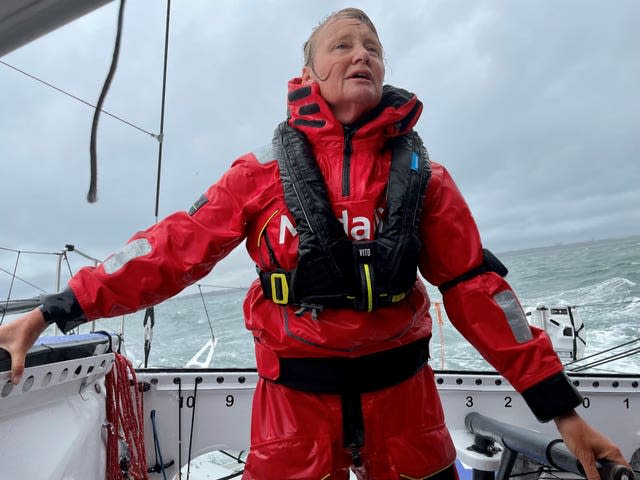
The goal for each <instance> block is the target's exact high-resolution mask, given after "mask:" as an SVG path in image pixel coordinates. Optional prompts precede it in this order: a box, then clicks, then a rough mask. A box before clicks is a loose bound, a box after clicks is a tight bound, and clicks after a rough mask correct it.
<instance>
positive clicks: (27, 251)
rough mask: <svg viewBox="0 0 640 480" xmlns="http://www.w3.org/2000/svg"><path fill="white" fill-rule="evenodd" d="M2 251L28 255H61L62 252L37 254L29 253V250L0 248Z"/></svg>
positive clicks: (34, 252)
mask: <svg viewBox="0 0 640 480" xmlns="http://www.w3.org/2000/svg"><path fill="white" fill-rule="evenodd" d="M0 250H5V251H7V252H13V253H28V254H30V255H56V256H57V255H60V252H36V251H29V250H16V249H15V248H7V247H0Z"/></svg>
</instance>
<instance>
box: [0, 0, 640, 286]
mask: <svg viewBox="0 0 640 480" xmlns="http://www.w3.org/2000/svg"><path fill="white" fill-rule="evenodd" d="M390 5H391V3H388V2H366V1H353V2H349V3H346V2H338V1H331V2H329V1H325V2H300V1H278V2H276V1H261V2H257V1H248V0H242V1H239V0H233V1H231V0H228V1H219V0H216V1H199V2H196V1H174V2H173V5H172V13H171V39H170V46H169V67H168V85H167V105H166V118H165V141H164V147H163V148H164V152H163V167H162V191H161V197H160V217H161V218H162V217H164V216H166V215H168V214H169V213H171V212H173V211H175V210H180V209H188V208H189V206H190V205H191V204H192V203H193V201H194V200H195V199H197V198H198V197H199V196H200V194H201V193H202V192H203V191H204V190H205V189H206V188H207V187H208V186H209V185H210V184H211V183H213V182H214V181H216V180H217V179H218V178H219V177H220V176H221V175H222V173H223V172H224V171H225V170H226V169H227V168H228V167H229V165H230V164H231V162H232V161H233V159H234V158H236V157H237V156H238V155H240V154H242V153H245V152H247V151H250V150H252V149H253V148H254V147H256V146H259V145H262V144H264V143H267V142H268V141H270V138H271V135H272V132H273V129H274V127H275V125H276V124H277V123H278V122H279V121H281V120H282V119H283V118H284V115H285V94H286V83H287V80H288V79H289V78H291V77H294V76H297V75H298V74H299V73H300V69H301V65H302V53H301V52H302V48H301V46H302V43H303V42H304V40H305V39H306V38H307V36H308V34H309V33H310V31H311V28H312V27H314V26H315V25H316V24H317V23H318V22H319V21H320V20H321V19H322V18H323V17H324V16H326V15H327V14H328V13H330V12H332V11H334V10H337V9H340V8H342V7H345V6H357V7H360V8H363V9H364V10H365V11H366V12H367V13H368V14H369V15H370V16H371V18H372V20H373V21H374V23H375V24H376V25H377V27H378V29H379V34H380V37H381V40H382V42H383V45H384V47H385V50H386V56H387V75H386V82H387V83H390V84H393V85H396V86H399V87H403V88H406V89H408V90H411V91H413V92H415V93H416V94H417V95H418V96H419V98H420V99H421V100H422V101H423V102H424V105H425V110H424V113H423V115H422V119H421V121H420V123H419V124H418V127H417V130H418V131H419V133H420V134H421V136H422V137H423V139H424V140H425V143H426V144H427V146H428V148H429V151H430V154H431V157H432V158H433V159H434V160H435V161H438V162H440V163H443V164H444V165H445V166H446V167H447V168H448V169H449V170H450V171H451V173H452V175H453V177H454V179H455V180H456V182H457V183H458V186H459V187H460V189H461V191H462V193H463V194H464V196H465V197H466V199H467V201H468V203H469V204H470V206H471V208H472V210H473V212H474V215H475V218H476V220H477V222H478V224H479V227H480V230H481V232H482V235H483V239H484V243H485V245H486V246H487V247H489V248H491V249H492V250H494V251H497V252H500V251H505V250H514V249H520V248H527V247H535V246H545V245H553V244H556V243H560V242H564V243H570V242H576V241H585V240H591V239H600V238H607V237H620V236H626V235H632V234H639V233H640V166H639V160H640V158H639V157H640V2H638V1H636V0H628V1H620V0H614V1H604V0H603V1H598V2H596V1H578V0H575V1H568V0H556V1H551V0H547V1H537V0H536V1H534V0H529V1H507V0H503V1H475V2H468V1H463V0H458V1H434V0H429V1H403V2H399V3H395V4H394V5H395V8H391V7H390ZM165 8H166V6H165V4H164V2H159V1H156V0H130V1H129V2H128V3H127V6H126V11H125V19H124V33H123V39H122V52H121V56H120V62H119V66H118V70H117V72H116V75H115V78H114V80H113V84H112V87H111V90H110V92H109V95H108V97H107V99H106V102H105V105H104V108H105V109H106V110H108V111H110V112H111V113H113V114H115V115H118V116H120V117H123V118H125V119H126V120H127V121H129V122H131V123H133V124H136V125H138V126H140V127H141V128H143V129H145V130H147V131H151V132H153V133H157V132H158V131H159V125H160V98H161V87H162V84H161V79H162V56H163V42H164V28H165V27H164V21H165V14H166V12H165ZM117 10H118V2H113V3H112V4H109V5H107V6H105V7H103V8H101V9H99V10H97V11H95V12H93V13H92V14H90V15H87V16H86V17H84V18H82V19H80V20H77V21H75V22H73V23H71V24H69V25H67V26H65V27H63V28H61V29H59V30H57V31H55V32H52V33H51V34H49V35H47V36H45V37H43V38H40V39H38V40H37V41H35V42H33V43H31V44H29V45H26V46H24V47H22V48H20V49H18V50H16V51H14V52H12V53H10V54H8V55H6V56H4V57H3V58H2V60H3V61H4V62H7V63H9V64H11V65H14V66H15V67H18V68H20V69H23V70H26V71H28V72H29V73H30V74H32V75H35V76H37V77H40V78H42V79H43V80H46V81H47V82H50V83H52V84H54V85H56V86H58V87H59V88H62V89H64V90H67V91H69V92H71V93H72V94H74V95H76V96H78V97H81V98H83V99H85V100H87V101H89V102H91V103H95V102H96V101H97V98H98V95H99V92H100V89H101V87H102V83H103V81H104V77H105V75H106V73H107V71H108V68H109V64H110V61H111V53H112V50H113V40H114V36H115V25H116V18H117ZM0 92H1V93H0V95H1V98H2V103H1V105H2V107H1V108H2V110H1V112H2V113H1V114H0V180H1V186H0V218H1V219H2V224H1V225H2V226H1V227H0V247H8V248H13V249H19V250H45V251H57V250H61V249H62V248H63V247H64V245H65V244H66V243H73V244H75V245H76V246H77V247H78V248H79V249H81V250H83V251H85V252H87V253H89V254H91V255H93V256H96V257H99V258H104V257H105V256H106V255H107V254H108V253H109V252H110V251H112V250H114V249H116V248H118V247H119V246H120V245H122V244H123V243H124V242H125V241H126V240H127V239H128V238H129V237H130V236H131V235H132V234H133V233H134V232H135V231H137V230H140V229H143V228H145V227H146V226H148V225H150V224H151V223H153V222H154V205H155V182H156V162H157V155H158V142H157V141H156V140H155V139H154V138H152V137H150V136H148V135H146V134H144V133H141V132H140V131H138V130H136V129H133V128H131V127H128V126H126V125H124V124H122V123H120V122H118V121H116V120H114V119H112V118H110V117H108V116H105V115H103V116H102V117H101V120H100V126H99V134H98V167H99V179H98V203H97V204H93V205H89V204H87V202H86V200H85V195H86V192H87V189H88V185H89V137H90V128H91V120H92V110H91V109H90V108H89V107H87V106H86V105H83V104H81V103H78V102H76V101H74V100H71V99H70V98H68V97H66V96H64V95H61V94H60V93H58V92H56V91H54V90H52V89H49V88H46V87H45V86H43V85H41V84H39V83H37V82H35V81H33V80H32V79H29V78H27V77H25V76H23V75H21V74H19V73H17V72H16V71H14V70H12V69H10V68H7V67H6V66H4V65H0ZM23 257H24V258H23V259H21V271H22V274H23V276H24V277H26V278H28V279H31V281H33V282H34V283H36V284H38V285H42V286H43V288H46V289H51V288H53V284H52V278H53V275H52V274H51V273H48V274H47V275H48V276H46V277H42V276H40V275H38V274H36V264H38V263H40V262H42V259H37V260H33V259H31V260H28V259H27V258H26V257H27V255H24V256H23ZM15 260H16V255H15V254H12V253H9V252H2V251H0V267H1V268H3V269H5V270H12V269H13V267H14V264H15ZM70 260H71V262H72V266H74V267H75V266H77V265H78V264H79V263H80V260H79V259H78V258H77V257H75V258H74V257H70ZM46 262H48V263H47V264H48V265H49V264H50V265H51V272H53V269H54V268H55V262H54V260H53V259H51V260H46ZM253 276H254V273H253V271H252V269H251V264H250V262H249V261H248V260H247V259H246V254H245V253H244V250H243V249H238V251H237V252H236V253H234V254H233V255H232V256H231V258H230V259H228V260H227V261H225V262H224V264H222V265H220V267H219V268H217V270H216V271H215V272H214V274H213V276H212V277H210V281H209V283H226V284H227V285H233V284H236V285H247V284H248V283H249V279H251V278H253ZM5 277H7V276H6V275H5V274H3V273H2V272H0V292H2V293H3V294H4V292H6V290H7V286H8V279H7V278H5ZM16 288H17V287H16Z"/></svg>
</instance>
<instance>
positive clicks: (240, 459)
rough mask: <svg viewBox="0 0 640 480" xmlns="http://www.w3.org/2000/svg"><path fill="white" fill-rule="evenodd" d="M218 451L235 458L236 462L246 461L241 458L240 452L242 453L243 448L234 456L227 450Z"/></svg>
mask: <svg viewBox="0 0 640 480" xmlns="http://www.w3.org/2000/svg"><path fill="white" fill-rule="evenodd" d="M220 453H224V454H225V455H226V456H227V457H231V458H233V459H234V460H236V461H237V462H238V463H247V462H245V461H244V460H242V458H241V457H242V454H243V453H244V450H240V453H238V456H237V457H236V456H235V455H231V454H230V453H229V452H226V451H224V450H220Z"/></svg>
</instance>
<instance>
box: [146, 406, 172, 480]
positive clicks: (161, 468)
mask: <svg viewBox="0 0 640 480" xmlns="http://www.w3.org/2000/svg"><path fill="white" fill-rule="evenodd" d="M151 426H152V428H153V447H154V450H155V454H156V464H155V465H154V467H153V468H152V469H151V470H150V471H149V470H148V473H152V472H153V473H162V477H163V478H164V480H167V473H166V472H165V464H164V460H163V459H162V451H161V450H160V438H159V436H158V428H157V426H156V411H155V410H151ZM171 463H173V462H171ZM167 466H169V465H167Z"/></svg>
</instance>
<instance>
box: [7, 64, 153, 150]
mask: <svg viewBox="0 0 640 480" xmlns="http://www.w3.org/2000/svg"><path fill="white" fill-rule="evenodd" d="M0 63H1V64H2V65H4V66H5V67H8V68H11V69H13V70H15V71H16V72H18V73H21V74H22V75H25V76H27V77H29V78H31V79H33V80H35V81H36V82H40V83H42V84H43V85H45V86H47V87H49V88H52V89H53V90H56V91H57V92H59V93H62V94H63V95H66V96H68V97H71V98H72V99H74V100H76V101H78V102H80V103H84V104H85V105H87V106H88V107H91V108H93V109H95V108H97V107H96V106H95V105H94V104H93V103H91V102H87V101H86V100H84V99H82V98H80V97H78V96H76V95H74V94H72V93H69V92H67V91H66V90H63V89H62V88H59V87H56V86H55V85H53V84H52V83H49V82H46V81H45V80H42V79H41V78H38V77H37V76H35V75H32V74H31V73H28V72H26V71H24V70H21V69H20V68H18V67H16V66H14V65H11V64H9V63H7V62H5V61H2V60H0ZM100 111H101V112H102V113H104V114H105V115H108V116H110V117H111V118H113V119H115V120H118V121H119V122H122V123H124V124H125V125H128V126H129V127H131V128H134V129H136V130H138V131H140V132H142V133H146V134H147V135H149V136H150V137H153V138H155V139H156V140H159V136H158V135H157V134H155V133H152V132H149V131H147V130H145V129H144V128H142V127H140V126H138V125H136V124H134V123H132V122H129V121H128V120H125V119H124V118H122V117H119V116H118V115H115V114H113V113H111V112H109V111H108V110H105V109H100Z"/></svg>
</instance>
